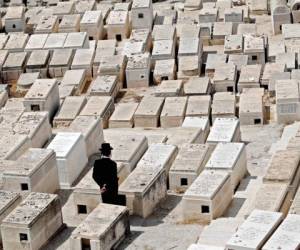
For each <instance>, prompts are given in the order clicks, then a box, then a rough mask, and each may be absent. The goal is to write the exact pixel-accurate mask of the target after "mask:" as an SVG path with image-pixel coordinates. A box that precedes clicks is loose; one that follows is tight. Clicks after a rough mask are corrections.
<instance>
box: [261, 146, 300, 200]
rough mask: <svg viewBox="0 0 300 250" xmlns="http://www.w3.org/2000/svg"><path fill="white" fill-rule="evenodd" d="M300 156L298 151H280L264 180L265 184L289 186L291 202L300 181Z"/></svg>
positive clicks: (270, 164) (271, 162) (274, 155)
mask: <svg viewBox="0 0 300 250" xmlns="http://www.w3.org/2000/svg"><path fill="white" fill-rule="evenodd" d="M299 162H300V154H299V150H297V149H287V150H279V151H277V152H276V153H275V154H273V156H272V159H271V161H270V162H269V166H268V169H267V172H266V174H265V176H264V178H263V181H264V182H265V183H269V182H272V183H273V182H275V183H286V184H288V187H289V189H288V191H289V193H288V195H289V197H288V199H289V202H291V201H292V199H293V198H294V196H295V194H296V191H297V188H298V185H299V181H300V168H299Z"/></svg>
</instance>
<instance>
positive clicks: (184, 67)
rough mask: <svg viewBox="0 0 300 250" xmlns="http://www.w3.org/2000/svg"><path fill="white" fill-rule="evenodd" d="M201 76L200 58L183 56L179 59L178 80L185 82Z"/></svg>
mask: <svg viewBox="0 0 300 250" xmlns="http://www.w3.org/2000/svg"><path fill="white" fill-rule="evenodd" d="M200 74H201V60H199V56H181V57H179V58H178V72H177V78H178V79H182V80H184V81H185V82H186V81H188V80H189V79H190V78H191V77H197V76H200Z"/></svg>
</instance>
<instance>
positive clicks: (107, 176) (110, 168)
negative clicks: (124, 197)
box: [93, 158, 118, 196]
mask: <svg viewBox="0 0 300 250" xmlns="http://www.w3.org/2000/svg"><path fill="white" fill-rule="evenodd" d="M93 179H94V180H95V182H96V183H97V184H98V185H99V186H100V188H102V187H103V185H104V184H106V190H107V191H106V192H105V193H107V195H108V194H110V195H113V196H114V195H117V194H118V171H117V164H116V163H115V162H114V161H113V160H111V159H110V158H101V159H99V160H96V161H95V163H94V169H93Z"/></svg>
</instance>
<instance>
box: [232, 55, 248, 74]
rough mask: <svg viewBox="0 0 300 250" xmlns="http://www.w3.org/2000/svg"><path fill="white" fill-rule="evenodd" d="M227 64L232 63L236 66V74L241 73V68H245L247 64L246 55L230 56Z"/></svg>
mask: <svg viewBox="0 0 300 250" xmlns="http://www.w3.org/2000/svg"><path fill="white" fill-rule="evenodd" d="M228 63H232V64H234V65H235V66H236V69H237V71H238V72H240V71H241V68H242V66H246V65H247V63H248V56H247V55H239V54H230V55H229V56H228Z"/></svg>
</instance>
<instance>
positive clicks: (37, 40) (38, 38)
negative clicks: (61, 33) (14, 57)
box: [24, 34, 49, 51]
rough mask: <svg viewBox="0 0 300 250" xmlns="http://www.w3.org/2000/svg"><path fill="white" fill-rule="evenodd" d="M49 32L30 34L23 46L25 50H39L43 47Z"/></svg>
mask: <svg viewBox="0 0 300 250" xmlns="http://www.w3.org/2000/svg"><path fill="white" fill-rule="evenodd" d="M48 35H49V34H32V35H31V36H30V37H29V39H28V42H27V44H26V46H25V49H24V50H25V51H33V50H41V49H43V48H44V45H45V43H46V40H47V38H48Z"/></svg>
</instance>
